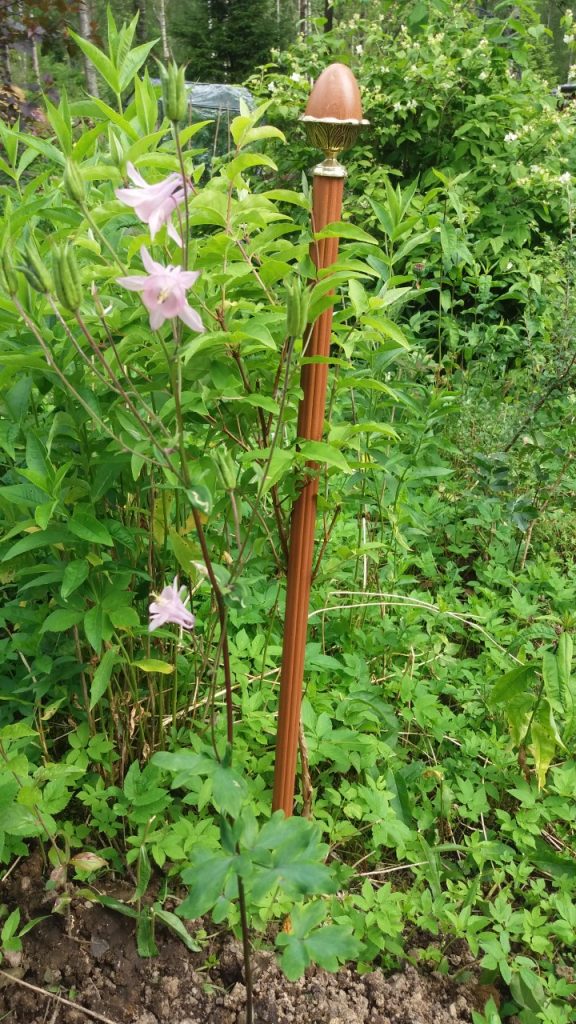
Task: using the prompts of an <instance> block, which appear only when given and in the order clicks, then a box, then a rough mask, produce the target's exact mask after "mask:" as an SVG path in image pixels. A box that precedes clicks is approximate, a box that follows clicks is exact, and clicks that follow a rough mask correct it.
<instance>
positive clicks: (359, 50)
mask: <svg viewBox="0 0 576 1024" xmlns="http://www.w3.org/2000/svg"><path fill="white" fill-rule="evenodd" d="M354 49H355V50H356V53H357V54H358V56H359V57H361V56H362V54H363V53H364V47H363V46H362V43H356V46H355V47H354Z"/></svg>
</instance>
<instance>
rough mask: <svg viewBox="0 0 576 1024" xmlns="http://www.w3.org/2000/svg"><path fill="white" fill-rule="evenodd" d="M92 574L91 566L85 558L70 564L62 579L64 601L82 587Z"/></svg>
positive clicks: (61, 590) (61, 591) (61, 589)
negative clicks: (89, 574)
mask: <svg viewBox="0 0 576 1024" xmlns="http://www.w3.org/2000/svg"><path fill="white" fill-rule="evenodd" d="M89 572H90V564H89V563H88V562H87V561H86V560H85V559H83V558H79V559H75V560H74V561H73V562H68V564H67V566H66V568H65V569H64V576H63V578H62V586H61V588H60V593H61V595H62V597H63V598H64V600H66V599H67V598H68V597H70V594H73V593H74V591H75V590H77V589H78V587H80V586H82V584H83V583H84V581H85V580H86V579H87V578H88V573H89Z"/></svg>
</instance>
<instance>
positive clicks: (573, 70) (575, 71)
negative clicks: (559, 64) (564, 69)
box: [568, 64, 576, 82]
mask: <svg viewBox="0 0 576 1024" xmlns="http://www.w3.org/2000/svg"><path fill="white" fill-rule="evenodd" d="M573 78H576V64H571V65H570V67H569V68H568V81H569V82H571V81H572V79H573Z"/></svg>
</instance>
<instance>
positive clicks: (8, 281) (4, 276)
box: [0, 246, 18, 295]
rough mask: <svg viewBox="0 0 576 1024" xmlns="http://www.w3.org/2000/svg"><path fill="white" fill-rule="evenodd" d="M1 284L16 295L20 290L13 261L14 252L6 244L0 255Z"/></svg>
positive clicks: (11, 293) (10, 293)
mask: <svg viewBox="0 0 576 1024" xmlns="http://www.w3.org/2000/svg"><path fill="white" fill-rule="evenodd" d="M0 284H1V285H2V288H3V289H4V291H6V292H8V294H9V295H16V292H17V291H18V278H17V277H16V272H15V270H14V264H13V262H12V254H11V253H10V250H9V249H8V246H5V247H4V249H3V251H2V255H1V257H0Z"/></svg>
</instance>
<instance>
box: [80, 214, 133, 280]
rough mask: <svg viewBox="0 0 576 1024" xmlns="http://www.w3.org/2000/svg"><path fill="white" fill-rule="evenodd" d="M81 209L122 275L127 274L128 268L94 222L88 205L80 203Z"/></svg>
mask: <svg viewBox="0 0 576 1024" xmlns="http://www.w3.org/2000/svg"><path fill="white" fill-rule="evenodd" d="M80 209H81V210H82V213H83V214H84V216H85V218H86V220H87V221H88V223H89V225H90V227H91V228H92V231H93V232H94V234H95V235H96V236H97V238H98V240H99V241H100V242H101V244H102V245H103V246H104V248H105V249H107V250H108V252H109V253H110V255H111V257H112V259H113V260H114V262H115V263H116V265H117V266H118V267H120V270H121V271H122V273H123V274H125V273H126V267H125V266H124V264H123V263H122V260H121V259H120V257H119V256H118V253H117V252H116V250H115V248H114V246H113V245H111V243H110V242H109V241H108V239H107V238H106V235H104V234H103V233H102V231H101V230H100V228H99V227H98V225H97V223H96V221H95V220H94V217H93V216H92V213H91V212H90V210H89V209H88V207H87V206H86V203H80Z"/></svg>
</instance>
